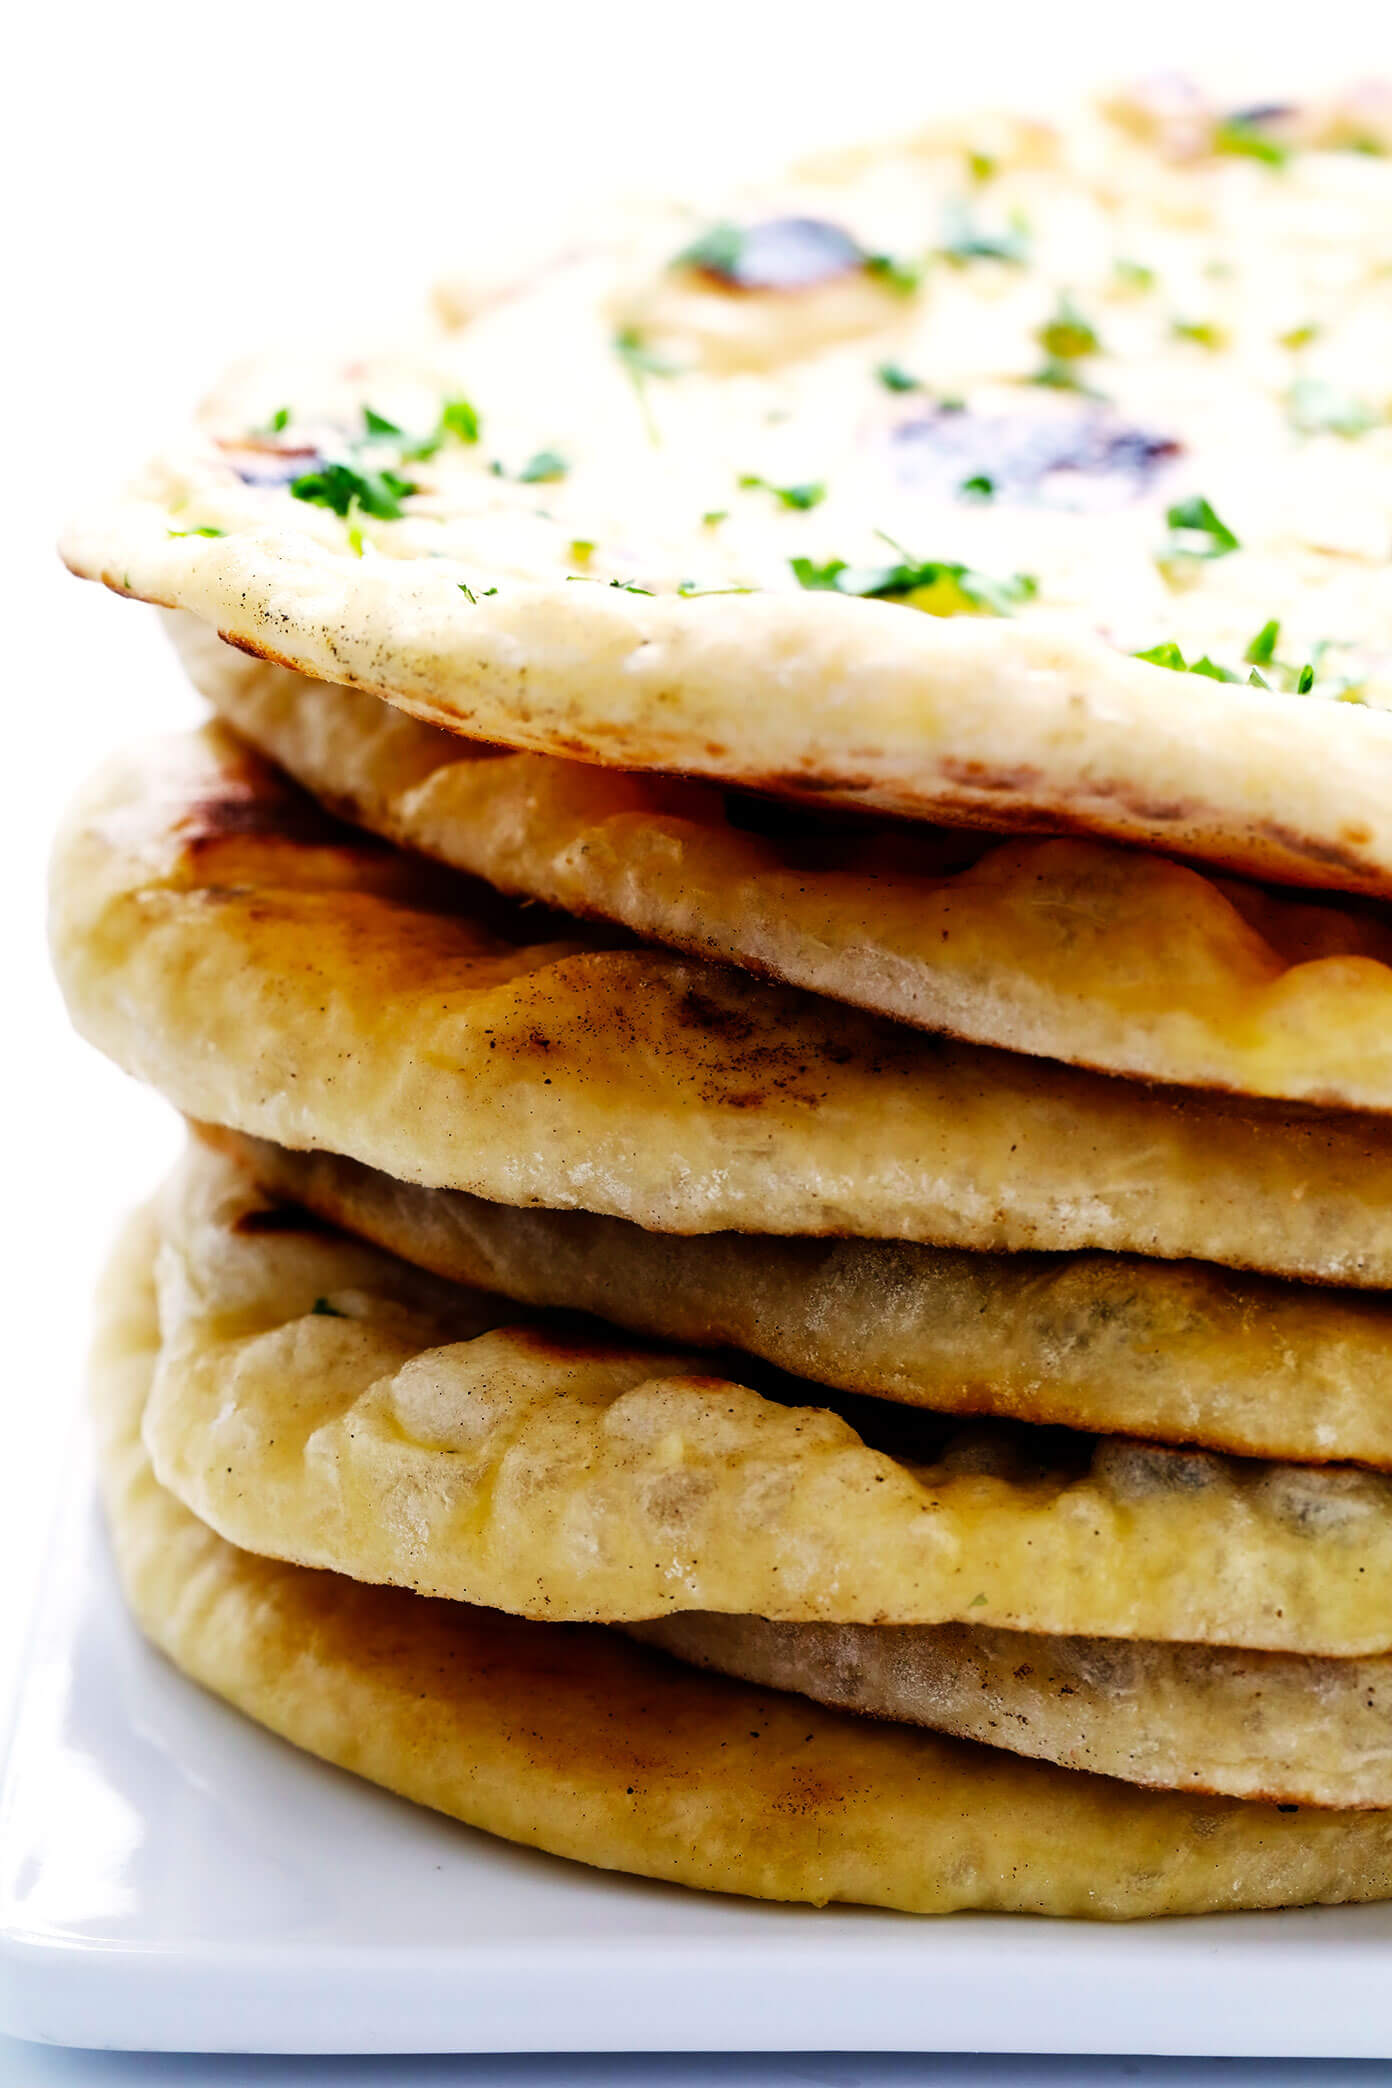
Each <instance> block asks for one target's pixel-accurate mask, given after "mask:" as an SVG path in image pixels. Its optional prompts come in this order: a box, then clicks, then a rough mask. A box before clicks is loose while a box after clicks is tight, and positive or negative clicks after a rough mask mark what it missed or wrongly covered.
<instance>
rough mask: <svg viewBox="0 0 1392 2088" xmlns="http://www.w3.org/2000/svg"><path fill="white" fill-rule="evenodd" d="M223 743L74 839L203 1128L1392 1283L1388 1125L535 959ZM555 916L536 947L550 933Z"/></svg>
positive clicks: (851, 1230) (111, 777)
mask: <svg viewBox="0 0 1392 2088" xmlns="http://www.w3.org/2000/svg"><path fill="white" fill-rule="evenodd" d="M443 880H444V873H443V872H439V871H428V869H427V866H425V865H421V866H420V868H419V870H418V871H413V866H412V864H411V862H410V860H409V859H408V858H407V857H406V856H405V855H404V854H401V853H398V852H395V851H390V850H385V849H382V848H381V847H380V846H377V845H374V844H371V843H368V842H367V841H365V840H363V839H361V838H355V837H353V836H351V835H347V834H345V833H344V831H343V830H342V829H338V828H334V827H332V826H330V825H329V824H328V823H327V822H326V821H324V819H323V817H322V815H318V814H316V812H315V809H314V808H313V806H312V805H311V804H310V803H309V802H308V801H307V800H304V799H302V798H300V797H299V796H298V794H293V795H292V794H291V793H290V791H289V788H288V786H286V785H284V784H283V783H281V782H279V781H277V779H276V778H275V777H274V776H273V775H272V774H271V773H270V771H269V770H268V769H267V768H266V767H265V765H264V764H262V763H260V762H259V761H258V760H257V759H256V758H255V757H254V756H252V755H251V754H250V753H249V752H247V750H245V749H244V748H240V747H238V746H237V745H236V744H235V743H234V742H233V741H232V740H231V739H230V738H229V737H228V736H226V735H225V734H220V733H219V732H218V731H216V730H213V731H211V732H209V733H206V734H204V735H202V736H198V737H190V738H188V739H185V740H180V741H175V742H173V743H171V744H170V745H168V746H167V747H166V748H165V750H164V751H162V752H160V751H156V752H153V753H151V752H146V753H144V754H141V755H138V756H134V757H130V758H128V759H126V760H121V761H117V762H115V763H114V764H113V765H112V766H111V767H110V768H108V769H107V770H106V772H105V773H104V774H103V776H101V777H100V778H99V779H98V780H97V782H96V783H95V785H94V786H92V788H91V789H90V790H89V791H88V793H87V794H86V796H85V797H84V799H83V800H82V802H81V803H80V804H79V806H78V807H77V808H76V810H75V812H74V813H73V815H72V817H71V818H70V820H69V822H68V825H67V828H66V830H65V833H64V835H63V836H62V838H61V839H60V842H59V845H58V852H57V857H56V862H55V867H54V878H53V948H54V957H55V963H56V966H57V970H58V976H59V979H60V982H61V983H62V986H63V989H64V992H65V994H66V996H67V999H68V1004H69V1007H70V1008H71V1010H72V1013H73V1016H74V1019H75V1020H76V1022H77V1024H78V1027H79V1028H80V1029H81V1030H82V1031H83V1032H84V1034H85V1035H87V1036H88V1037H89V1038H91V1039H92V1041H93V1042H94V1043H96V1044H98V1045H99V1046H100V1047H101V1048H102V1049H103V1050H105V1051H106V1052H108V1053H109V1054H110V1056H112V1057H113V1058H115V1059H116V1060H117V1061H118V1063H120V1064H121V1065H123V1066H125V1067H126V1068H127V1070H128V1071H130V1072H132V1073H135V1074H137V1075H139V1076H140V1077H142V1078H144V1079H146V1080H149V1081H150V1082H151V1083H152V1084H153V1085H154V1086H156V1087H158V1088H159V1089H161V1090H162V1092H163V1093H165V1094H166V1095H167V1096H168V1097H169V1099H170V1100H171V1101H172V1102H174V1103H175V1105H176V1106H177V1107H178V1108H180V1109H182V1110H183V1111H184V1112H185V1114H186V1115H189V1116H193V1117H197V1118H199V1119H202V1120H205V1121H208V1122H211V1123H220V1124H224V1125H226V1126H228V1127H229V1128H231V1129H233V1130H238V1131H244V1132H248V1133H251V1134H252V1135H253V1136H256V1137H262V1138H271V1139H274V1140H276V1141H277V1142H279V1143H280V1144H283V1145H290V1146H313V1147H326V1148H327V1149H328V1150H330V1151H333V1152H340V1153H345V1154H347V1155H348V1156H349V1157H350V1158H352V1159H356V1160H360V1161H362V1162H364V1163H365V1164H366V1165H368V1166H371V1167H375V1168H379V1169H381V1170H382V1171H384V1172H385V1173H388V1174H391V1175H395V1176H396V1177H398V1178H399V1179H401V1180H403V1181H408V1182H411V1181H414V1182H421V1183H426V1184H430V1185H432V1186H443V1187H448V1188H456V1189H466V1190H468V1191H470V1192H471V1193H474V1194H478V1195H482V1196H486V1197H489V1198H491V1199H494V1200H496V1201H499V1202H503V1203H516V1204H529V1203H539V1204H546V1205H550V1206H553V1207H576V1206H578V1207H580V1208H582V1209H587V1210H593V1211H599V1212H601V1213H604V1214H607V1215H610V1216H615V1217H623V1218H629V1219H632V1220H634V1221H636V1222H637V1223H639V1224H643V1225H646V1226H649V1227H652V1228H654V1229H658V1230H663V1231H671V1232H682V1233H689V1232H716V1231H723V1230H727V1229H733V1230H742V1231H760V1232H773V1233H803V1234H815V1233H836V1234H852V1235H856V1236H861V1237H894V1238H901V1239H902V1238H910V1239H918V1240H929V1241H933V1242H935V1243H937V1244H941V1245H949V1246H961V1247H982V1248H1005V1249H1012V1250H1013V1249H1019V1248H1058V1249H1069V1248H1079V1247H1099V1248H1108V1249H1117V1250H1127V1251H1136V1252H1141V1253H1147V1254H1153V1255H1158V1256H1161V1257H1177V1256H1196V1257H1201V1258H1203V1259H1205V1260H1211V1261H1220V1262H1232V1263H1237V1264H1239V1265H1243V1266H1257V1267H1260V1268H1264V1269H1266V1270H1268V1271H1270V1272H1273V1273H1276V1274H1282V1275H1295V1276H1305V1277H1314V1278H1319V1279H1321V1280H1327V1281H1330V1282H1337V1283H1345V1284H1354V1285H1359V1286H1363V1287H1378V1286H1387V1285H1392V1229H1389V1227H1388V1224H1387V1216H1386V1214H1387V1211H1388V1209H1389V1207H1392V1124H1389V1123H1388V1121H1387V1120H1386V1119H1385V1118H1379V1117H1371V1116H1368V1117H1340V1116H1307V1115H1299V1114H1291V1115H1286V1114H1278V1113H1277V1112H1276V1111H1275V1110H1274V1109H1273V1108H1272V1107H1271V1106H1269V1105H1259V1104H1248V1105H1245V1106H1238V1105H1236V1104H1234V1103H1231V1102H1229V1101H1227V1100H1225V1099H1223V1098H1218V1097H1213V1096H1208V1095H1199V1094H1182V1093H1177V1092H1175V1091H1163V1090H1149V1089H1146V1088H1144V1087H1140V1086H1137V1085H1133V1084H1132V1083H1129V1082H1126V1081H1117V1080H1108V1079H1105V1078H1103V1077H1102V1076H1100V1075H1097V1074H1091V1073H1084V1072H1080V1071H1078V1070H1076V1069H1074V1068H1071V1067H1065V1066H1056V1065H1052V1064H1050V1063H1048V1062H1047V1061H1045V1060H1040V1059H1028V1058H1022V1057H1018V1056H1016V1055H1014V1054H1012V1053H1009V1052H994V1051H989V1050H986V1049H985V1048H983V1047H981V1046H977V1045H967V1044H953V1043H946V1042H944V1041H942V1040H941V1039H938V1038H933V1037H927V1036H923V1035H920V1034H919V1033H917V1032H915V1031H912V1030H909V1029H906V1028H905V1027H903V1026H902V1025H899V1024H891V1023H884V1022H877V1021H875V1020H873V1019H872V1018H870V1017H868V1016H865V1015H861V1014H859V1013H858V1012H856V1011H854V1010H851V1009H849V1008H844V1007H837V1006H835V1005H834V1004H832V1003H828V1002H823V1001H819V1000H817V999H815V998H813V997H812V996H810V995H804V994H799V993H796V992H794V991H792V990H790V989H786V988H783V989H775V988H773V987H770V986H765V985H763V984H761V983H759V982H757V981H755V980H752V979H749V978H746V977H744V976H742V975H740V974H738V973H734V972H728V971H726V970H724V969H723V968H721V967H718V966H713V965H702V964H700V963H698V962H693V961H689V960H684V959H680V958H677V957H673V956H669V955H667V954H665V953H662V952H657V951H649V950H634V949H617V950H616V949H611V948H604V947H596V945H595V942H594V940H593V938H591V939H589V940H588V941H587V942H584V943H580V942H576V941H569V942H551V943H541V942H530V943H529V942H527V941H526V940H525V937H526V935H527V932H528V931H527V929H526V928H525V926H522V925H520V924H518V922H517V921H516V920H515V919H514V921H513V923H512V925H511V927H510V928H509V927H508V926H507V925H506V923H505V922H501V921H500V920H499V910H498V906H497V903H496V901H495V900H494V899H493V897H492V895H491V894H490V895H487V902H486V904H485V903H484V901H483V900H482V899H481V898H480V896H479V894H478V892H477V890H476V889H475V888H471V887H468V886H466V885H464V884H463V882H462V881H459V882H458V883H457V884H456V885H454V886H453V888H452V890H450V891H448V892H446V890H445V889H444V886H443ZM536 932H537V930H536V929H535V928H533V929H532V930H531V933H533V934H535V933H536Z"/></svg>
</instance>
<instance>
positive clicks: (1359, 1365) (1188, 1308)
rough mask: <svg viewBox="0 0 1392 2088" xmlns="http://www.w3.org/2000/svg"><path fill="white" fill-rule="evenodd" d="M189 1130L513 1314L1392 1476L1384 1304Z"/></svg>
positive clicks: (959, 1403)
mask: <svg viewBox="0 0 1392 2088" xmlns="http://www.w3.org/2000/svg"><path fill="white" fill-rule="evenodd" d="M195 1128H196V1129H197V1131H198V1135H199V1137H200V1138H201V1139H203V1140H204V1141H205V1142H208V1143H211V1144H212V1145H213V1146H214V1147H215V1148H216V1149H218V1150H219V1151H221V1152H224V1153H227V1154H229V1155H230V1156H231V1157H232V1158H233V1159H234V1160H236V1161H237V1162H238V1164H239V1165H240V1166H242V1167H243V1168H245V1169H246V1170H247V1171H248V1173H249V1174H250V1175H251V1177H252V1179H253V1180H254V1181H255V1182H256V1184H257V1186H258V1187H259V1188H260V1189H262V1190H264V1191H265V1192H266V1193H267V1194H268V1195H269V1196H271V1197H273V1198H276V1199H281V1200H285V1201H289V1202H291V1203H295V1204H298V1205H300V1206H302V1207H303V1208H305V1209H307V1210H310V1211H315V1212H318V1214H319V1215H320V1216H321V1217H323V1218H327V1219H328V1220H330V1222H331V1223H333V1224H335V1225H340V1226H344V1227H346V1228H347V1229H348V1230H349V1231H350V1232H355V1233H360V1234H362V1235H363V1237H365V1238H366V1239H369V1240H372V1241H374V1242H375V1243H376V1245H377V1246H379V1247H384V1248H386V1249H387V1250H388V1251H389V1252H390V1253H392V1254H395V1255H398V1256H401V1257H402V1258H404V1259H405V1260H406V1261H409V1262H413V1263H416V1264H418V1265H419V1266H421V1267H423V1268H426V1269H431V1270H433V1271H434V1272H435V1273H436V1274H437V1275H440V1276H445V1277H448V1278H450V1279H451V1280H452V1281H454V1282H456V1283H464V1284H469V1285H472V1286H475V1287H477V1288H480V1289H483V1290H488V1291H494V1292H497V1293H500V1294H501V1295H502V1296H504V1297H508V1298H513V1299H516V1300H517V1301H518V1303H519V1304H523V1305H528V1306H533V1307H538V1306H539V1307H556V1306H560V1307H563V1308H568V1309H570V1310H576V1311H581V1312H590V1313H594V1314H596V1315H597V1316H598V1317H600V1318H601V1319H607V1320H609V1321H611V1322H613V1323H614V1324H616V1325H618V1326H620V1327H624V1328H627V1329H628V1331H629V1332H630V1333H635V1334H641V1335H647V1336H649V1337H652V1338H656V1339H657V1340H660V1341H675V1342H682V1343H689V1344H691V1345H693V1346H697V1347H725V1348H731V1349H743V1350H746V1351H747V1352H748V1354H749V1355H750V1356H757V1357H761V1358H762V1359H763V1360H764V1361H765V1362H768V1363H772V1364H775V1365H777V1366H778V1368H780V1369H781V1370H785V1371H789V1372H791V1373H793V1374H794V1375H796V1376H799V1377H803V1378H811V1379H814V1380H816V1381H817V1382H818V1383H820V1384H823V1385H830V1386H832V1387H833V1388H835V1389H837V1390H839V1391H842V1392H858V1393H873V1394H876V1395H878V1396H879V1397H881V1398H884V1399H894V1400H899V1401H902V1402H904V1403H905V1404H907V1405H909V1406H918V1407H933V1408H936V1409H938V1410H939V1411H940V1412H942V1413H956V1414H994V1415H998V1416H1001V1417H1004V1418H1008V1419H1014V1420H1017V1421H1034V1422H1053V1423H1061V1424H1063V1425H1064V1426H1065V1427H1070V1428H1079V1429H1084V1430H1091V1431H1096V1432H1098V1433H1101V1434H1104V1435H1133V1436H1143V1437H1148V1438H1151V1439H1154V1440H1156V1441H1162V1442H1172V1443H1196V1444H1199V1445H1201V1446H1202V1447H1204V1448H1206V1449H1210V1450H1230V1451H1237V1452H1239V1453H1240V1454H1243V1455H1245V1456H1249V1457H1269V1458H1277V1459H1280V1460H1282V1461H1287V1462H1291V1461H1293V1462H1297V1463H1300V1462H1306V1461H1308V1462H1313V1463H1317V1464H1327V1463H1330V1462H1332V1461H1333V1460H1335V1459H1348V1460H1353V1461H1355V1462H1357V1463H1361V1464H1369V1465H1376V1466H1380V1467H1384V1468H1385V1467H1388V1466H1392V1301H1389V1300H1388V1299H1387V1298H1385V1297H1384V1296H1382V1295H1380V1294H1378V1293H1375V1292H1369V1293H1366V1294H1363V1295H1356V1294H1350V1293H1348V1292H1347V1291H1336V1290H1327V1289H1317V1288H1314V1287H1310V1286H1306V1285H1301V1284H1287V1283H1278V1282H1273V1281H1271V1280H1269V1279H1266V1278H1262V1277H1253V1276H1240V1275H1234V1274H1232V1273H1231V1272H1230V1271H1228V1270H1226V1269H1219V1268H1215V1267H1213V1266H1212V1265H1211V1264H1207V1263H1203V1262H1159V1261H1142V1260H1139V1259H1137V1258H1135V1257H1134V1256H1122V1255H1115V1254H1078V1255H1043V1254H1040V1255H1025V1254H979V1253H974V1252H972V1251H971V1250H970V1249H957V1248H943V1247H936V1248H935V1247H918V1246H911V1245H908V1244H906V1243H904V1242H900V1241H887V1240H780V1239H775V1238H771V1237H769V1236H767V1235H765V1236H762V1237H761V1236H759V1235H757V1234H751V1233H705V1234H697V1235H694V1236H691V1237H686V1238H682V1237H679V1236H673V1235H672V1234H667V1233H651V1232H645V1231H644V1230H643V1229H642V1227H641V1226H637V1225H631V1224H629V1223H627V1222H626V1221H625V1220H624V1219H621V1218H597V1217H594V1216H592V1215H591V1214H590V1213H589V1212H585V1211H526V1210H519V1209H517V1208H516V1207H515V1206H513V1205H509V1204H498V1203H485V1202H484V1201H483V1200H482V1199H481V1198H479V1197H475V1196H466V1195H463V1194H462V1193H461V1192H460V1191H458V1190H453V1189H422V1188H419V1187H417V1186H416V1185H415V1184H413V1183H410V1182H396V1181H393V1180H392V1178H391V1177H390V1176H389V1175H384V1174H378V1173H376V1172H374V1170H373V1169H371V1168H368V1167H361V1166H359V1164H358V1163H357V1162H356V1161H354V1160H345V1159H343V1158H342V1157H341V1156H340V1155H339V1154H337V1153H295V1152H291V1151H290V1150H289V1148H288V1147H285V1146H277V1145H272V1144H270V1143H269V1142H268V1141H267V1140H265V1139H259V1138H245V1137H243V1136H242V1135H241V1134H240V1133H238V1132H234V1131H220V1130H217V1129H215V1128H214V1127H213V1126H211V1125H199V1126H196V1127H195ZM747 1367H748V1368H750V1369H752V1368H754V1366H753V1365H752V1364H750V1365H748V1366H747Z"/></svg>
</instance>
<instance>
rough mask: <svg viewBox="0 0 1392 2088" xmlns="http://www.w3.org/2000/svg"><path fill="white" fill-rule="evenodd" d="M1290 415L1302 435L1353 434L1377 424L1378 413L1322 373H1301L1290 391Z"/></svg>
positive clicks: (1362, 432) (1288, 403)
mask: <svg viewBox="0 0 1392 2088" xmlns="http://www.w3.org/2000/svg"><path fill="white" fill-rule="evenodd" d="M1286 418H1287V419H1288V420H1289V422H1290V424H1291V426H1292V427H1293V428H1294V429H1296V431H1297V432H1298V433H1299V434H1301V435H1342V436H1344V437H1346V438H1350V439H1351V438H1352V437H1353V436H1355V435H1366V434H1367V432H1368V430H1369V428H1375V427H1376V426H1377V424H1378V417H1377V415H1376V414H1375V413H1373V412H1372V411H1371V410H1370V409H1369V408H1368V407H1367V406H1365V405H1364V403H1363V401H1362V400H1361V399H1356V398H1355V397H1354V396H1353V394H1352V393H1351V392H1345V391H1340V390H1339V388H1338V386H1337V385H1333V384H1326V383H1325V382H1324V381H1323V379H1322V378H1319V377H1298V378H1297V379H1296V381H1295V383H1294V384H1293V385H1292V386H1291V388H1290V390H1289V392H1288V393H1287V394H1286Z"/></svg>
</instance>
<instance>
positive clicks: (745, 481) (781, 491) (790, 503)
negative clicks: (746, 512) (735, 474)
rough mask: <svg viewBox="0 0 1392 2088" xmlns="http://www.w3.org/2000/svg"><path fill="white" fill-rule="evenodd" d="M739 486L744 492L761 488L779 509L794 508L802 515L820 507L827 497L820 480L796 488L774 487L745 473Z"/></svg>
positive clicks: (748, 472) (810, 481)
mask: <svg viewBox="0 0 1392 2088" xmlns="http://www.w3.org/2000/svg"><path fill="white" fill-rule="evenodd" d="M739 485H740V487H741V489H742V490H744V491H748V490H749V489H751V488H753V487H762V489H763V491H764V492H765V493H772V495H773V497H774V499H775V500H776V501H777V502H778V503H779V505H780V506H781V507H785V508H796V509H797V510H798V511H799V513H802V514H805V513H806V512H807V510H808V509H809V508H814V507H820V506H821V504H822V502H823V501H824V500H825V499H826V497H827V489H826V486H825V484H824V483H823V481H822V480H821V479H808V480H805V481H804V482H803V483H802V484H801V485H797V486H774V485H770V483H769V481H768V480H767V479H766V478H760V477H759V475H758V473H757V472H753V471H746V472H745V473H744V474H743V475H742V477H741V478H740V480H739Z"/></svg>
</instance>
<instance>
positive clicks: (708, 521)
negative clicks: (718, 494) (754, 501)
mask: <svg viewBox="0 0 1392 2088" xmlns="http://www.w3.org/2000/svg"><path fill="white" fill-rule="evenodd" d="M729 513H730V510H729V509H728V508H707V509H706V512H705V513H704V515H702V517H701V526H702V528H703V529H714V528H715V527H716V524H717V523H720V522H724V521H726V520H727V519H728V517H729Z"/></svg>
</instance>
